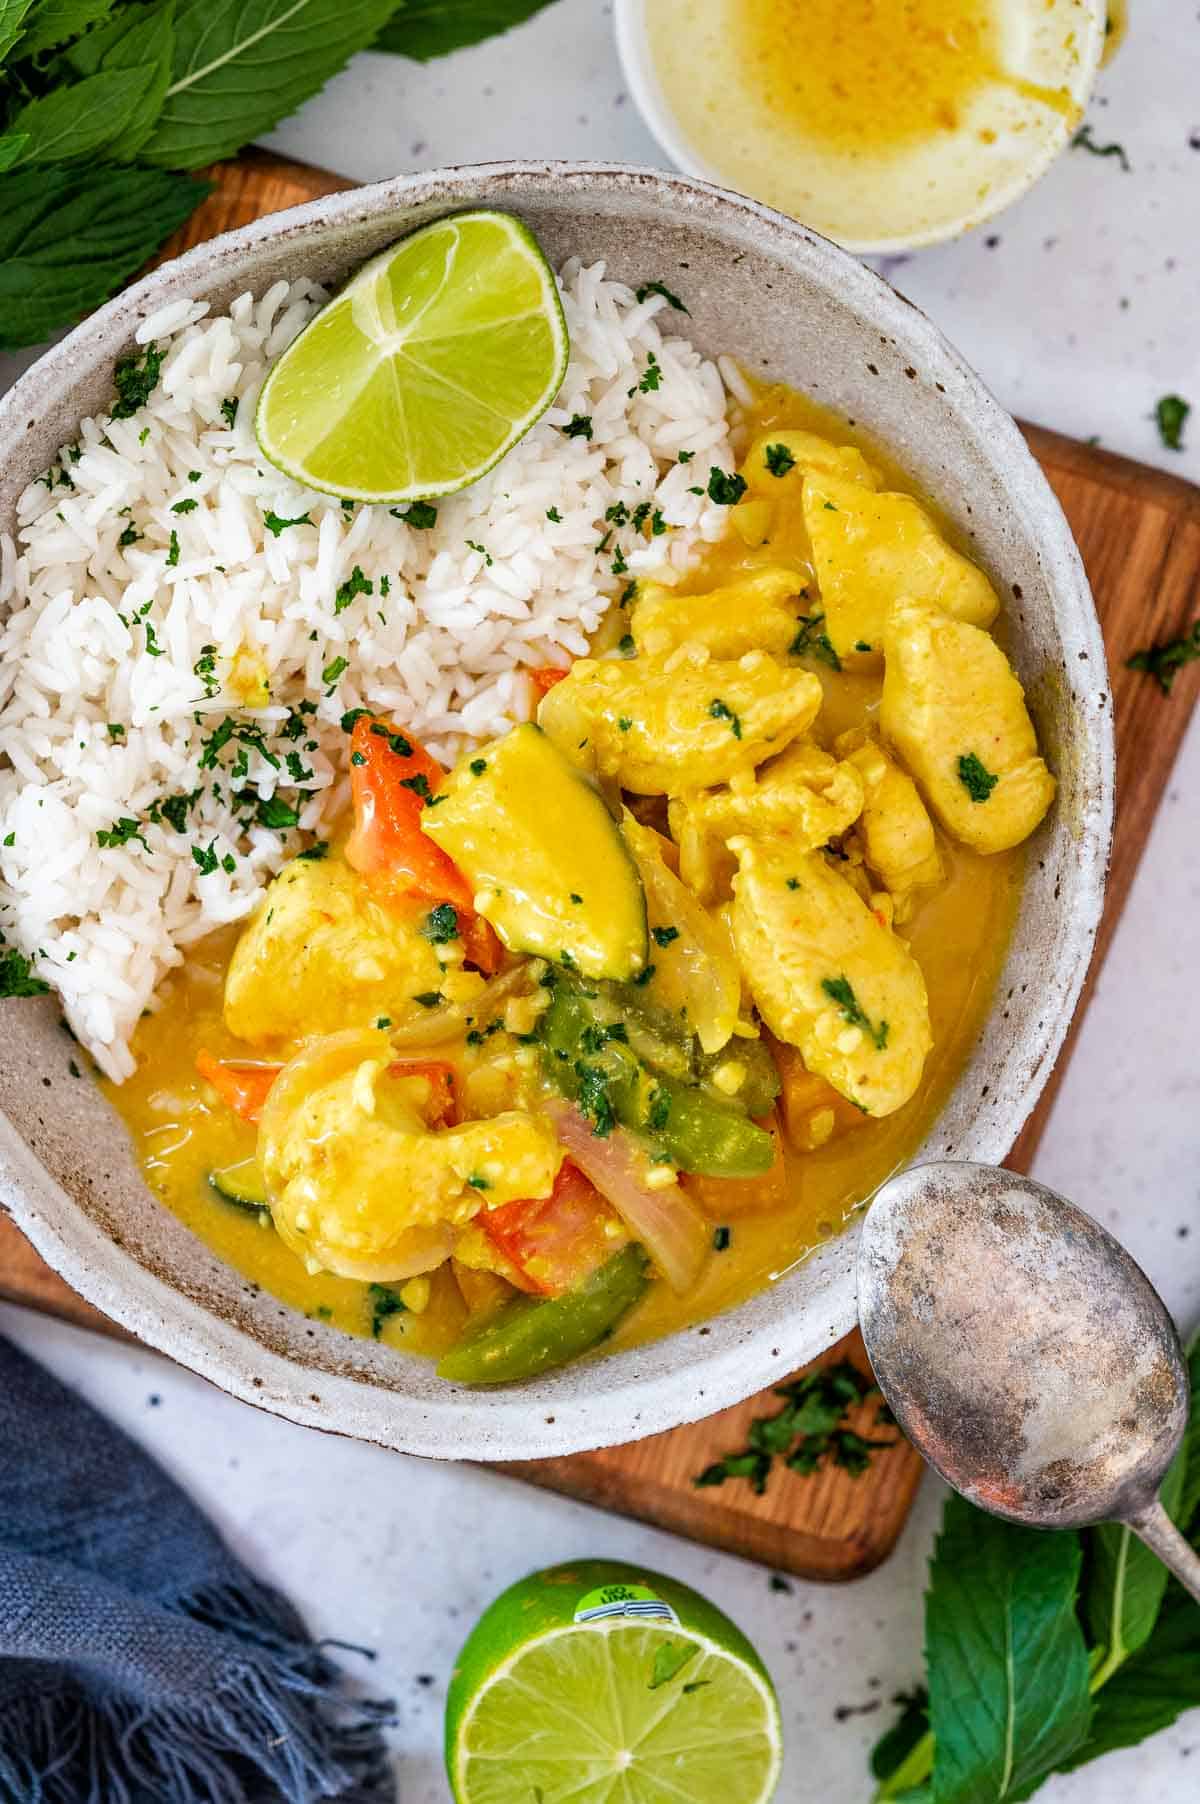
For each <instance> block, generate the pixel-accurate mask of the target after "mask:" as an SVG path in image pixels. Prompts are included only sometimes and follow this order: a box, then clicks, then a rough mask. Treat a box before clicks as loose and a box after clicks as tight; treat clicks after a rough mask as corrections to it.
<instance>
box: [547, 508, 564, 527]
mask: <svg viewBox="0 0 1200 1804" xmlns="http://www.w3.org/2000/svg"><path fill="white" fill-rule="evenodd" d="M546 518H547V520H549V522H550V524H551V526H561V525H562V515H561V514H560V513H559V511H558V509H557V508H556V507H548V508H547V509H546Z"/></svg>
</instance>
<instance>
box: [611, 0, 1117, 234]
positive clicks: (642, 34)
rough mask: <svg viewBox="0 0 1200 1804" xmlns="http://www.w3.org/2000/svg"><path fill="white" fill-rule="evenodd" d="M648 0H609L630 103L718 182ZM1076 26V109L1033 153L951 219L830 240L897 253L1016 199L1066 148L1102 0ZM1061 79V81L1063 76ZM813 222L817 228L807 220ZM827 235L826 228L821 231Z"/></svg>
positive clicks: (677, 151)
mask: <svg viewBox="0 0 1200 1804" xmlns="http://www.w3.org/2000/svg"><path fill="white" fill-rule="evenodd" d="M649 4H650V0H613V28H614V35H615V38H616V44H617V56H618V58H619V60H620V64H621V70H622V73H623V74H624V76H625V80H626V82H627V84H628V87H629V92H630V94H631V95H632V97H633V104H634V105H635V106H636V108H637V110H638V113H639V114H640V116H641V120H642V123H643V125H644V126H645V127H646V129H647V131H648V132H650V134H651V135H652V137H653V138H654V140H655V142H656V143H657V144H658V145H659V146H660V148H661V149H662V150H664V151H665V152H666V154H667V156H668V157H670V159H671V161H672V162H673V163H674V164H675V165H676V167H677V168H678V169H680V170H682V171H683V172H684V173H685V174H687V175H691V176H695V177H698V178H699V179H700V180H702V181H706V182H712V183H714V184H717V185H720V184H721V183H722V182H723V180H724V178H723V177H722V174H721V171H720V169H719V168H718V167H717V165H716V163H715V162H714V161H712V160H711V159H710V158H708V157H706V156H705V155H704V154H703V153H702V152H701V151H700V150H699V149H698V148H697V146H696V145H695V144H693V143H692V141H691V139H690V138H689V137H688V136H687V133H686V132H685V131H684V129H683V126H682V124H681V123H680V121H679V119H678V118H677V117H676V115H675V112H674V110H673V109H672V107H671V104H670V102H669V101H668V99H667V96H666V93H665V91H664V89H663V86H662V83H661V82H660V81H659V79H658V74H657V71H656V68H655V63H654V56H653V53H652V52H651V49H650V42H649V35H648V33H647V31H646V13H647V8H648V6H649ZM1082 8H1083V15H1084V18H1083V29H1084V30H1086V32H1087V42H1086V50H1085V55H1084V57H1083V59H1082V62H1081V65H1080V70H1079V76H1078V90H1079V91H1078V94H1077V95H1076V94H1074V93H1072V96H1071V98H1072V102H1073V104H1074V105H1075V106H1076V107H1077V108H1078V112H1077V113H1076V114H1073V115H1071V116H1068V115H1066V114H1064V115H1063V122H1062V129H1061V131H1057V132H1055V133H1054V134H1052V135H1051V136H1049V137H1047V138H1045V139H1044V140H1042V141H1041V143H1040V144H1039V146H1038V153H1037V155H1036V156H1035V157H1032V158H1030V160H1029V161H1028V162H1027V163H1025V164H1024V165H1022V167H1021V169H1020V171H1019V172H1018V173H1017V174H1016V175H1014V176H1013V178H1012V180H1011V181H1009V182H1008V183H1007V185H1006V186H1004V187H1002V188H998V189H997V190H996V191H995V192H994V193H990V194H989V196H988V199H987V201H986V203H981V204H980V205H978V206H976V207H975V208H973V209H971V210H970V211H968V212H966V213H963V214H960V215H959V216H958V217H957V218H955V219H949V220H946V221H945V222H944V223H943V224H941V225H934V226H929V227H927V228H926V229H925V230H924V231H916V232H899V233H896V234H894V235H893V236H891V237H887V238H840V237H839V238H831V242H832V243H835V244H837V245H839V246H840V247H841V249H842V250H845V251H849V252H850V253H851V254H852V255H853V256H856V257H893V256H902V255H904V254H905V253H906V252H908V251H920V250H928V249H930V248H931V246H933V245H935V244H948V243H950V242H951V241H952V240H954V239H955V238H962V237H963V236H965V234H966V233H967V232H973V231H974V230H975V229H976V228H977V227H978V226H981V225H986V224H987V223H988V221H989V220H991V219H995V218H996V216H997V214H999V213H1003V212H1004V211H1005V209H1006V208H1007V207H1011V206H1012V205H1013V204H1014V203H1015V202H1016V201H1019V200H1020V199H1022V197H1023V196H1024V195H1026V194H1028V193H1029V191H1030V189H1031V188H1033V187H1035V186H1036V185H1037V183H1038V182H1040V181H1041V179H1042V177H1043V176H1044V175H1045V174H1046V172H1047V170H1048V169H1049V168H1050V166H1051V164H1053V163H1055V162H1057V161H1058V158H1059V157H1060V156H1061V155H1062V153H1063V152H1064V150H1066V149H1067V146H1068V145H1069V143H1070V141H1071V137H1072V134H1073V132H1074V131H1075V129H1076V128H1077V127H1078V125H1079V123H1080V121H1081V120H1082V118H1083V115H1084V112H1085V110H1086V108H1087V105H1088V102H1089V101H1090V99H1091V97H1092V92H1093V89H1094V88H1095V85H1096V78H1097V76H1098V75H1099V73H1100V68H1101V64H1102V62H1103V57H1104V47H1105V43H1106V41H1107V38H1106V32H1105V20H1106V17H1107V0H1082ZM1064 85H1065V84H1064ZM811 229H812V230H817V229H818V228H816V227H812V228H811ZM824 235H825V236H826V237H829V236H830V234H829V233H828V232H826V233H825V234H824Z"/></svg>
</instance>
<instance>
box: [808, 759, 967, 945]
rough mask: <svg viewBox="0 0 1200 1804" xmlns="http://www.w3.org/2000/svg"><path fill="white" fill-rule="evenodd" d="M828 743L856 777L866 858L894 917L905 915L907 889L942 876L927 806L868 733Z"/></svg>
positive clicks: (909, 893)
mask: <svg viewBox="0 0 1200 1804" xmlns="http://www.w3.org/2000/svg"><path fill="white" fill-rule="evenodd" d="M834 749H835V751H836V752H837V753H838V756H839V757H841V758H844V759H845V761H846V762H847V764H850V765H853V767H854V769H855V770H856V771H857V772H858V774H859V776H860V777H861V778H862V785H863V795H864V804H863V811H862V815H861V817H860V819H859V823H858V834H859V838H860V839H861V840H862V847H863V853H864V855H865V858H866V862H867V864H868V866H869V867H870V869H871V870H872V871H873V872H874V874H875V876H876V877H877V878H878V880H879V882H880V883H881V884H882V885H883V887H884V889H886V890H887V891H888V892H889V894H890V895H891V896H892V897H893V898H894V900H895V903H896V906H897V909H898V911H899V918H900V919H901V920H904V919H907V917H908V915H909V914H910V913H911V912H912V896H913V892H914V891H915V890H919V889H927V888H929V887H930V886H931V885H933V884H935V883H940V882H941V880H942V876H943V870H942V856H941V853H940V852H939V851H938V848H937V837H936V835H935V833H934V829H933V822H932V821H931V820H930V818H929V812H928V810H927V809H926V807H925V804H924V802H923V801H922V800H921V797H920V793H919V792H918V789H917V786H916V784H915V783H914V782H913V780H912V778H911V777H910V776H909V774H908V772H907V771H906V770H902V769H901V767H900V766H899V765H898V764H897V763H896V760H895V759H894V758H891V757H889V756H888V754H887V752H885V751H884V749H883V747H882V746H881V745H880V744H879V742H878V740H876V739H873V738H872V737H871V736H870V734H869V733H865V732H861V731H853V732H849V733H843V734H842V735H841V737H840V738H839V739H837V740H835V742H834Z"/></svg>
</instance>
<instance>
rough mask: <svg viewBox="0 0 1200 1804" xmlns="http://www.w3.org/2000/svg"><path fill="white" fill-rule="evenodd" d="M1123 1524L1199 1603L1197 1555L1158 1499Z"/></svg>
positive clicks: (1129, 1517) (1199, 1576)
mask: <svg viewBox="0 0 1200 1804" xmlns="http://www.w3.org/2000/svg"><path fill="white" fill-rule="evenodd" d="M1125 1524H1126V1527H1127V1528H1131V1529H1132V1530H1133V1532H1134V1534H1135V1535H1137V1536H1138V1538H1139V1540H1142V1541H1144V1542H1145V1543H1146V1546H1147V1547H1148V1548H1150V1550H1151V1552H1152V1553H1156V1554H1157V1555H1158V1557H1159V1559H1160V1560H1161V1561H1162V1563H1163V1565H1164V1566H1166V1567H1167V1568H1168V1570H1169V1571H1171V1572H1173V1573H1174V1574H1175V1577H1176V1578H1177V1579H1178V1580H1179V1582H1180V1584H1181V1585H1183V1586H1185V1587H1186V1589H1187V1590H1188V1591H1190V1592H1191V1594H1192V1596H1193V1597H1194V1598H1195V1599H1196V1602H1197V1603H1200V1554H1198V1553H1196V1552H1195V1550H1194V1549H1193V1548H1192V1547H1191V1546H1190V1544H1189V1543H1188V1542H1187V1541H1186V1540H1185V1539H1184V1537H1183V1536H1182V1535H1181V1534H1180V1532H1179V1530H1178V1529H1177V1528H1176V1526H1175V1524H1174V1523H1173V1522H1172V1521H1171V1518H1170V1517H1169V1516H1168V1515H1167V1512H1166V1510H1164V1508H1163V1506H1162V1503H1161V1502H1160V1500H1159V1499H1158V1498H1157V1497H1155V1498H1154V1499H1153V1500H1152V1501H1151V1502H1150V1503H1148V1504H1147V1506H1146V1508H1145V1509H1144V1510H1139V1511H1138V1512H1137V1514H1136V1515H1132V1516H1126V1517H1125Z"/></svg>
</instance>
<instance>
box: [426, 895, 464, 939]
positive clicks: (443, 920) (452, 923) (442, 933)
mask: <svg viewBox="0 0 1200 1804" xmlns="http://www.w3.org/2000/svg"><path fill="white" fill-rule="evenodd" d="M421 933H422V935H423V937H424V938H425V939H427V940H429V941H431V943H432V944H433V945H435V946H444V945H445V944H446V943H447V941H449V940H456V939H457V938H458V913H457V910H456V909H455V907H454V905H453V903H451V902H439V903H438V905H437V907H436V908H431V909H430V911H429V913H428V914H427V915H426V917H425V924H424V926H423V927H422V928H421Z"/></svg>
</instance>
